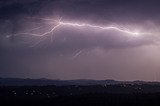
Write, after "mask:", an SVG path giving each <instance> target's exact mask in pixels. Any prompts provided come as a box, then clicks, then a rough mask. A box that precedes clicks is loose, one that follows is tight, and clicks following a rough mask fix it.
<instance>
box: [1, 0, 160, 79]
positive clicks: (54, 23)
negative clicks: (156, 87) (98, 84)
mask: <svg viewBox="0 0 160 106" xmlns="http://www.w3.org/2000/svg"><path fill="white" fill-rule="evenodd" d="M159 5H160V1H159V0H1V1H0V77H16V78H49V79H64V80H68V79H98V80H103V79H114V80H124V81H126V80H144V81H160V72H159V71H160V56H159V54H160V14H159V11H158V10H160V6H159Z"/></svg>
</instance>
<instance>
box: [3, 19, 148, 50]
mask: <svg viewBox="0 0 160 106" xmlns="http://www.w3.org/2000/svg"><path fill="white" fill-rule="evenodd" d="M38 19H41V20H44V21H47V22H45V23H46V24H51V25H52V28H51V29H50V30H49V31H46V32H44V33H42V34H36V33H31V31H34V30H38V29H40V28H42V27H43V26H39V27H37V28H33V29H31V30H30V31H28V32H23V33H16V34H12V35H7V36H6V37H7V38H9V37H11V36H13V35H14V36H19V35H31V36H35V37H42V39H41V40H40V41H38V42H36V43H35V44H33V45H32V46H31V47H34V46H35V45H37V44H39V43H40V42H42V41H43V40H44V39H45V38H43V37H45V36H50V37H51V41H53V40H54V38H53V35H54V31H55V30H56V29H58V28H60V27H62V26H72V27H88V28H96V29H101V30H115V31H119V32H122V33H125V34H128V35H132V36H134V37H138V36H140V35H151V33H141V32H137V31H130V30H129V29H127V28H125V27H118V26H104V27H103V26H98V25H92V24H87V23H72V22H64V21H62V20H61V18H60V19H58V20H53V19H46V18H38Z"/></svg>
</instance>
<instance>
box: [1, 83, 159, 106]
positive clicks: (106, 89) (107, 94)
mask: <svg viewBox="0 0 160 106" xmlns="http://www.w3.org/2000/svg"><path fill="white" fill-rule="evenodd" d="M5 105H10V106H24V105H26V106H100V105H101V106H104V105H106V106H146V105H149V106H160V85H159V84H115V85H110V84H104V85H86V86H85V85H68V86H53V85H52V86H1V87H0V106H5Z"/></svg>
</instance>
